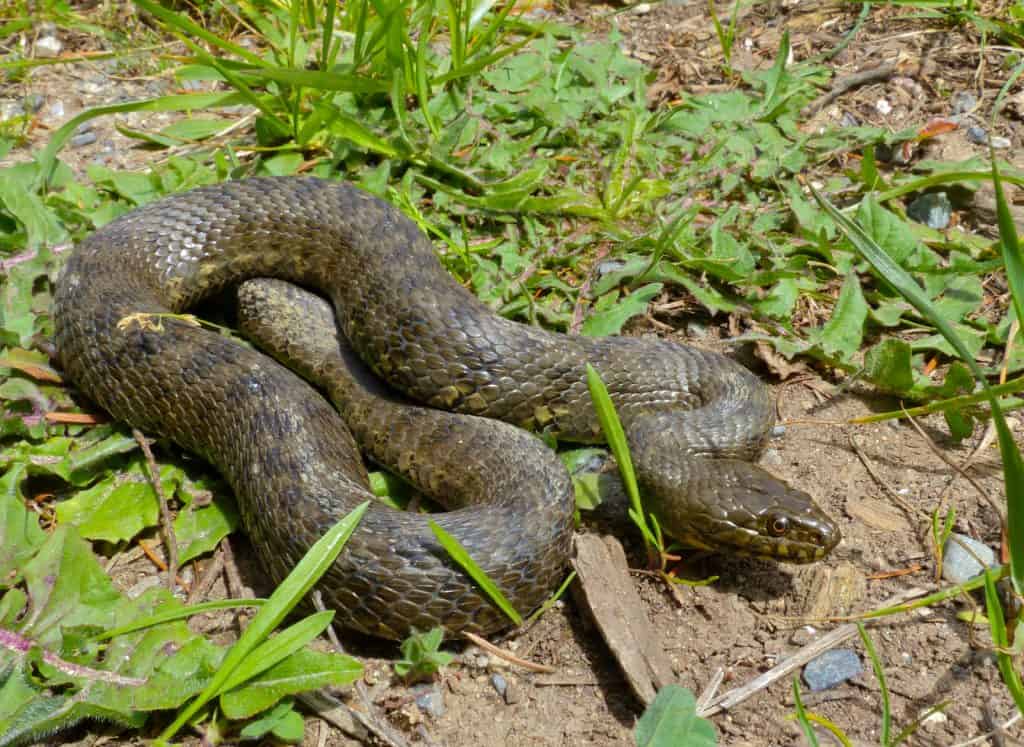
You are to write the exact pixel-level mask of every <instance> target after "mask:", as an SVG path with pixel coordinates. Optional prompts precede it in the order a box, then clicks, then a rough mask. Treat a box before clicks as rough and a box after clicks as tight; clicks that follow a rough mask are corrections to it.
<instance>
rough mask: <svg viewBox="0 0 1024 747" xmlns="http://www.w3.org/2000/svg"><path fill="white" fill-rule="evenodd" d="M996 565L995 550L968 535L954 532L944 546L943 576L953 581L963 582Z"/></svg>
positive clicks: (955, 582)
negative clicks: (987, 567)
mask: <svg viewBox="0 0 1024 747" xmlns="http://www.w3.org/2000/svg"><path fill="white" fill-rule="evenodd" d="M978 561H981V562H980V563H979V562H978ZM994 565H996V553H995V551H994V550H993V549H992V548H991V547H989V546H988V545H985V544H982V543H981V542H978V541H977V540H975V539H971V538H970V537H968V536H967V535H964V534H956V533H953V534H951V535H949V538H948V539H947V540H946V544H945V545H943V547H942V577H943V578H944V579H946V580H947V581H949V582H951V583H954V584H962V583H964V582H965V581H967V580H968V579H970V578H973V577H974V576H977V575H978V574H979V573H981V572H982V571H983V570H984V569H985V567H986V566H994Z"/></svg>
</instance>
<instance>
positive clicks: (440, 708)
mask: <svg viewBox="0 0 1024 747" xmlns="http://www.w3.org/2000/svg"><path fill="white" fill-rule="evenodd" d="M411 692H412V694H413V697H414V698H415V699H416V706H417V707H418V708H419V709H420V710H421V711H423V712H424V713H426V714H427V715H428V716H432V717H433V718H441V717H442V716H443V715H444V712H445V710H446V709H445V705H444V693H442V692H441V690H440V689H439V688H438V687H437V685H433V684H431V685H416V686H415V687H413V688H412V689H411Z"/></svg>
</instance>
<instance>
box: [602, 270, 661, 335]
mask: <svg viewBox="0 0 1024 747" xmlns="http://www.w3.org/2000/svg"><path fill="white" fill-rule="evenodd" d="M662 287H663V286H662V284H661V283H648V284H647V285H645V286H643V287H642V288H637V289H636V290H635V291H633V292H632V293H630V294H629V295H627V296H625V297H624V298H622V299H619V298H618V292H617V291H613V292H612V293H609V294H607V295H605V296H602V297H601V298H600V299H598V301H597V303H596V304H594V309H593V311H591V313H590V315H589V316H588V317H587V318H586V319H585V320H584V322H583V328H582V332H583V334H585V335H590V336H592V337H601V336H604V335H616V334H618V333H619V332H621V331H622V326H623V325H624V324H625V323H626V322H628V321H629V320H630V319H632V318H633V317H634V316H638V315H639V314H643V313H645V312H646V311H647V306H648V304H650V302H651V301H652V300H653V299H654V298H655V297H657V295H658V294H659V293H661V289H662ZM606 299H607V300H606Z"/></svg>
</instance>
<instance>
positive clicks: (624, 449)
mask: <svg viewBox="0 0 1024 747" xmlns="http://www.w3.org/2000/svg"><path fill="white" fill-rule="evenodd" d="M587 388H588V389H589V390H590V398H591V399H592V400H593V402H594V411H595V412H596V413H597V419H598V420H599V421H600V423H601V430H602V431H604V437H605V440H607V441H608V447H609V448H610V449H611V450H612V455H613V456H614V457H615V461H616V462H617V463H618V465H619V472H620V474H621V475H622V483H623V485H625V486H626V493H627V494H628V495H629V503H630V506H631V508H630V510H629V516H630V518H632V519H633V522H634V523H635V524H636V525H637V527H638V528H639V529H640V532H641V533H642V534H643V536H644V543H645V544H646V545H647V546H648V547H649V548H655V549H657V550H658V551H661V550H662V549H663V548H662V547H661V546H660V544H659V543H658V541H657V539H656V537H655V534H654V532H653V530H652V529H651V527H650V525H649V524H648V523H647V518H646V514H645V513H644V507H643V504H642V503H641V502H640V488H639V487H637V484H636V472H635V471H634V469H633V460H632V458H631V457H630V455H629V443H628V442H627V441H626V432H625V431H624V430H623V429H622V421H620V420H619V416H618V414H617V413H616V412H615V405H614V404H612V398H611V397H610V396H608V389H607V387H605V385H604V382H603V381H602V380H601V375H600V374H599V373H598V372H597V369H595V368H594V367H593V366H591V365H590V364H589V363H588V364H587Z"/></svg>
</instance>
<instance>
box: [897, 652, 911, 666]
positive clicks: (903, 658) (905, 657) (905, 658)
mask: <svg viewBox="0 0 1024 747" xmlns="http://www.w3.org/2000/svg"><path fill="white" fill-rule="evenodd" d="M913 662H914V657H913V656H912V655H911V654H909V653H908V652H906V651H901V652H900V663H901V664H902V665H903V666H905V667H909V666H910V665H911V664H913Z"/></svg>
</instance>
